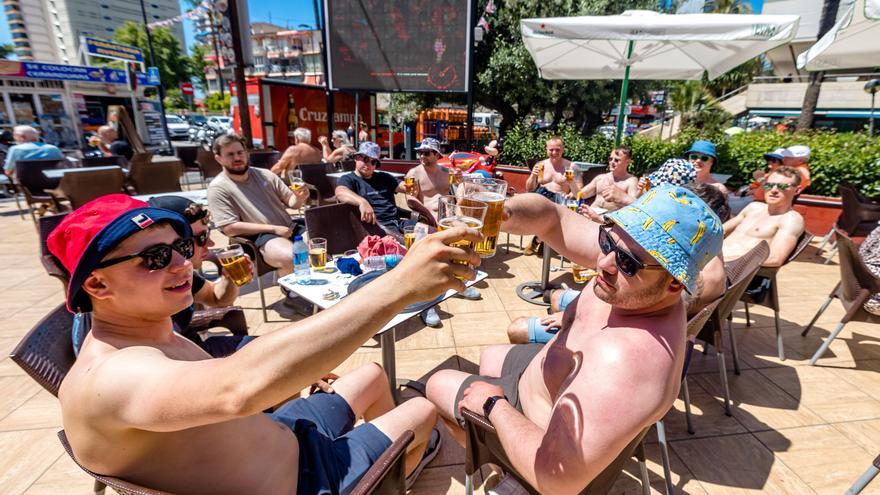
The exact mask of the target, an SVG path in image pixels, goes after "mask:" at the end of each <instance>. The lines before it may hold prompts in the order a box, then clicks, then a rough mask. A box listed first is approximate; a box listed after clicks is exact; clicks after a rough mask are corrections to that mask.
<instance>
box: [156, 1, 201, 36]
mask: <svg viewBox="0 0 880 495" xmlns="http://www.w3.org/2000/svg"><path fill="white" fill-rule="evenodd" d="M212 7H213V2H212V1H211V0H204V1H203V2H202V3H201V4H199V6H198V7H196V8H194V9H192V10H190V11H187V12H185V13H183V14H181V15H178V16H174V17H171V18H169V19H162V20H161V21H156V22H151V23H149V24H147V27H149V28H151V29H154V28H158V27H171V26H173V25H174V24H177V23H178V22H182V21H183V20H184V19H196V18H199V17H202V16H204V15H207V14H208V12H209V11H210V10H211V8H212Z"/></svg>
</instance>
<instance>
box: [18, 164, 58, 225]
mask: <svg viewBox="0 0 880 495" xmlns="http://www.w3.org/2000/svg"><path fill="white" fill-rule="evenodd" d="M66 164H67V160H65V159H63V158H61V159H57V160H56V159H51V160H18V161H17V162H15V185H16V186H17V187H18V188H19V189H20V190H21V192H22V193H24V200H25V203H27V205H28V210H29V211H30V214H31V220H33V221H34V223H36V222H37V216H43V214H44V213H45V212H46V211H47V210H52V211H55V212H56V213H57V212H60V211H63V210H64V207H63V206H62V205H61V203H60V202H59V201H58V200H57V199H56V198H55V197H54V196H52V195H51V194H49V191H50V190H52V189H55V188H56V187H58V182H59V179H49V178H48V177H46V176H45V175H43V170H51V169H54V168H63V167H64V166H65V165H66ZM37 213H39V215H37Z"/></svg>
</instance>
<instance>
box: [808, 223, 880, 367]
mask: <svg viewBox="0 0 880 495" xmlns="http://www.w3.org/2000/svg"><path fill="white" fill-rule="evenodd" d="M835 236H836V237H837V245H838V246H840V251H839V252H840V282H838V283H837V285H836V286H835V287H834V289H832V290H831V293H830V294H828V298H827V299H825V302H823V303H822V306H821V307H820V308H819V311H818V312H817V313H816V316H814V317H813V319H812V320H810V323H808V324H807V327H806V328H804V331H803V332H801V336H804V337H806V335H807V332H809V331H810V329H811V328H813V325H814V324H815V323H816V320H818V319H819V317H820V316H821V315H822V313H824V312H825V310H826V309H828V305H829V304H831V300H832V299H834V298H837V299H840V302H841V304H843V309H844V310H846V313H844V315H843V317H842V318H841V319H840V322H838V323H837V326H836V327H834V330H833V331H832V332H831V334H830V335H829V336H828V338H826V339H825V341H824V342H822V345H821V346H820V347H819V349H818V350H817V351H816V353H815V354H813V357H811V358H810V364H811V365H815V364H816V361H817V360H818V359H819V358H820V357H822V355H823V354H825V352H826V351H827V350H828V346H829V345H831V341H833V340H834V339H835V338H836V337H837V336H838V335H839V334H840V332H841V330H843V327H844V326H846V324H847V323H849V322H851V321H862V322H867V323H880V316H877V315H874V314H871V313H869V312H867V311H865V308H864V307H863V305H864V304H865V302H866V301H867V300H868V299H870V297H871V295H873V294H877V293H880V277H878V276H876V275H874V274H873V273H871V271H870V270H869V269H868V267H867V265H865V262H864V261H863V260H862V257H861V255H859V250H858V248H857V247H856V246H855V244H854V243H853V241H852V239H850V238H849V237H848V236H847V235H846V234H845V233H843V232H841V231H839V230H835Z"/></svg>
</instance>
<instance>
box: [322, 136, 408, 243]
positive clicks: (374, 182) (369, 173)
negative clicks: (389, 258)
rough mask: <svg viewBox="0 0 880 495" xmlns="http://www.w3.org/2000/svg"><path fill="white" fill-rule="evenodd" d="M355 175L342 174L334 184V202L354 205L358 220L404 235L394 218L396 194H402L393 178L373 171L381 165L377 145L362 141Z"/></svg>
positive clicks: (398, 220) (356, 155) (399, 224)
mask: <svg viewBox="0 0 880 495" xmlns="http://www.w3.org/2000/svg"><path fill="white" fill-rule="evenodd" d="M354 160H355V166H354V172H352V173H350V174H346V175H343V176H342V177H340V178H339V181H338V182H337V185H336V199H338V200H339V201H341V202H343V203H348V204H351V205H354V206H357V207H358V209H359V210H360V212H361V221H363V222H367V223H375V224H378V225H379V226H380V227H382V229H383V230H384V231H385V232H388V233H389V234H392V235H394V236H396V237H402V236H403V221H402V220H401V219H400V218H398V216H397V205H396V204H395V202H394V193H395V192H404V187H403V184H402V183H401V182H400V181H398V180H397V179H396V178H394V176H392V175H391V174H388V173H385V172H379V171H377V170H376V168H378V167H379V166H380V165H381V162H380V160H379V145H378V144H376V143H374V142H372V141H364V142H362V143H361V144H360V146H359V147H358V151H357V153H356V154H355V155H354Z"/></svg>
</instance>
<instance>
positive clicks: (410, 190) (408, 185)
mask: <svg viewBox="0 0 880 495" xmlns="http://www.w3.org/2000/svg"><path fill="white" fill-rule="evenodd" d="M415 185H416V178H415V177H412V176H409V177H404V178H403V187H404V188H405V189H406V193H407V194H409V195H410V196H414V195H415V192H416V189H415Z"/></svg>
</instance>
